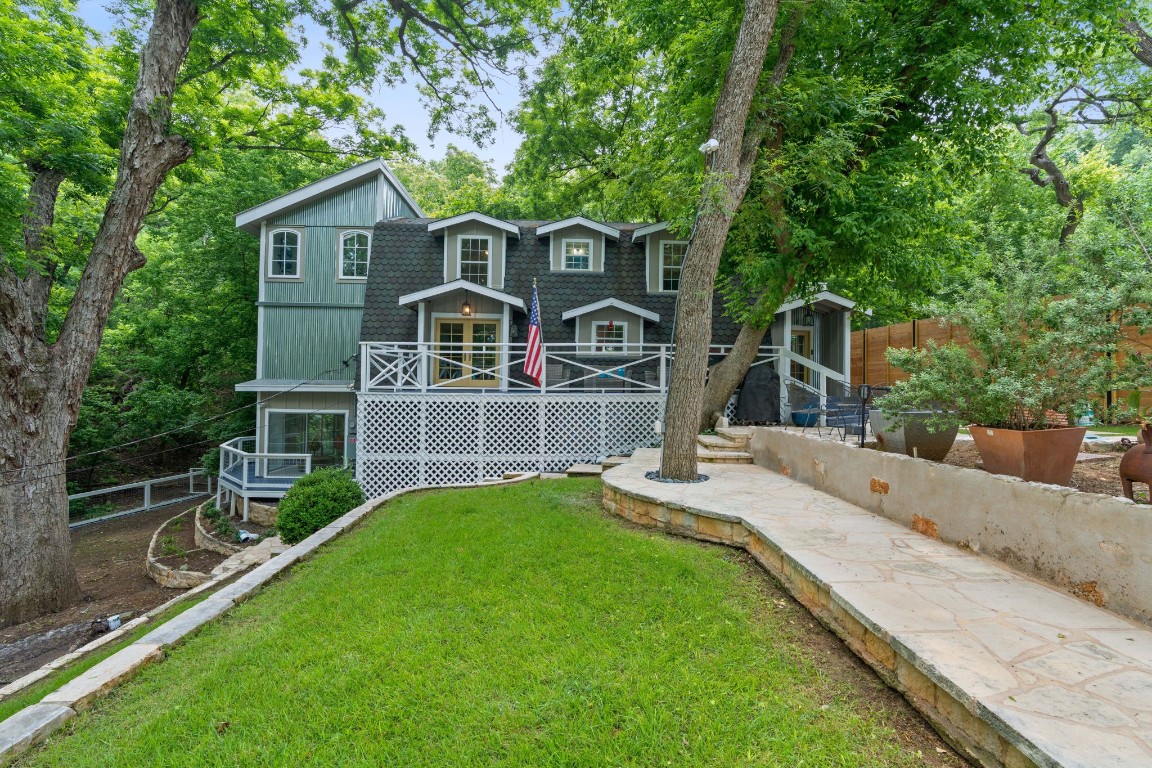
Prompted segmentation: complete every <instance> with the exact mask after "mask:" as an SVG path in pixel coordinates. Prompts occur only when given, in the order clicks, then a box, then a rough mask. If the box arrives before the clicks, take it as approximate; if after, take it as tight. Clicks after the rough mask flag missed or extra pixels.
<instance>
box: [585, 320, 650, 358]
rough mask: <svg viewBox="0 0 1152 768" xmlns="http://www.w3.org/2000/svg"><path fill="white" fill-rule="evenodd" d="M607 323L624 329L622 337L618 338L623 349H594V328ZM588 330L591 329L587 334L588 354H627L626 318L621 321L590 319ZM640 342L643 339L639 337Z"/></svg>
mask: <svg viewBox="0 0 1152 768" xmlns="http://www.w3.org/2000/svg"><path fill="white" fill-rule="evenodd" d="M609 323H611V324H612V327H613V329H615V328H622V329H623V330H624V338H622V339H621V340H620V346H621V347H623V349H621V350H619V351H617V352H603V351H601V350H598V349H596V328H597V327H600V326H603V327H607V326H608V324H609ZM590 330H591V333H590V334H589V336H588V351H589V353H590V354H593V355H619V356H621V357H627V356H628V321H627V320H625V321H623V322H619V323H618V322H616V321H615V320H593V321H592V328H591V329H590ZM640 343H643V339H641V342H640Z"/></svg>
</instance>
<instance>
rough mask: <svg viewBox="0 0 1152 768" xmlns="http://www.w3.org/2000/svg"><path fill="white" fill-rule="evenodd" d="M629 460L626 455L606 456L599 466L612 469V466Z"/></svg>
mask: <svg viewBox="0 0 1152 768" xmlns="http://www.w3.org/2000/svg"><path fill="white" fill-rule="evenodd" d="M629 461H631V459H630V458H628V457H627V456H609V457H608V458H606V459H604V461H602V462H600V466H601V467H603V468H604V469H612V467H618V466H620V465H621V464H627V463H628V462H629Z"/></svg>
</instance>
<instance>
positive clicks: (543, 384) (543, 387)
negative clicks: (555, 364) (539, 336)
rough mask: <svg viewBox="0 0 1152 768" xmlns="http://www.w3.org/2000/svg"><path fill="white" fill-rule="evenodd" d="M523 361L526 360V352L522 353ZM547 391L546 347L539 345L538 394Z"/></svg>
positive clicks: (545, 345)
mask: <svg viewBox="0 0 1152 768" xmlns="http://www.w3.org/2000/svg"><path fill="white" fill-rule="evenodd" d="M524 359H525V360H527V359H528V353H527V350H525V353H524ZM547 391H548V345H547V344H541V345H540V394H544V393H545V392H547Z"/></svg>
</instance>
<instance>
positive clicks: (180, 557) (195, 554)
mask: <svg viewBox="0 0 1152 768" xmlns="http://www.w3.org/2000/svg"><path fill="white" fill-rule="evenodd" d="M194 527H195V526H194V525H193V523H192V513H191V512H189V513H187V514H185V515H184V516H183V517H178V518H176V519H174V520H170V521H169V522H168V524H167V525H166V526H164V530H163V531H161V532H160V537H159V538H158V539H157V540H156V551H155V553H154V554H155V555H156V560H157V561H158V562H159V563H160V564H161V565H166V566H168V567H169V568H176V569H179V570H182V571H199V572H200V573H208V572H209V571H211V570H212V569H213V568H215V567H216V566H218V565H220V563H222V562H224V561H225V560H226V559H227V557H226V556H225V555H221V554H219V553H217V552H213V551H211V550H209V549H201V548H200V547H198V546H196V538H195V532H194Z"/></svg>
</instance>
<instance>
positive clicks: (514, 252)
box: [360, 219, 739, 344]
mask: <svg viewBox="0 0 1152 768" xmlns="http://www.w3.org/2000/svg"><path fill="white" fill-rule="evenodd" d="M430 221H435V219H390V220H387V221H381V222H379V223H378V224H377V225H376V230H375V234H374V236H373V238H372V261H371V264H372V267H371V270H370V272H369V275H368V285H367V289H366V293H365V296H364V320H363V325H362V326H361V330H360V338H361V340H362V341H415V340H416V312H414V311H413V310H412V309H410V308H407V307H401V306H400V305H399V298H400V297H401V296H403V295H405V294H408V293H413V292H415V291H420V290H424V289H425V288H432V287H434V286H437V285H441V284H442V283H443V282H444V241H443V236H442V235H439V234H436V233H430V232H428V223H429V222H430ZM512 223H513V224H516V225H517V226H519V227H520V239H519V240H517V239H516V238H514V237H509V238H508V247H507V254H506V263H505V269H504V288H503V291H504V292H505V293H509V294H512V295H513V296H519V297H521V298H523V299H524V303H525V304H526V305H530V304H531V301H532V278H534V277H535V278H537V282H538V290H539V294H540V323H541V326H542V331H543V334H544V339H545V340H546V341H547V340H552V341H565V342H567V341H574V333H575V332H574V328H573V323H572V321H569V322H567V323H564V322H563V321H562V320H561V318H560V315H561V314H562V313H563V312H564V311H565V310H568V309H573V308H575V307H580V306H583V305H585V304H591V303H593V302H595V301H600V300H601V299H607V298H617V299H620V300H621V301H626V302H628V303H629V304H635V305H636V306H638V307H643V308H644V309H648V310H651V311H652V312H656V313H657V314H659V315H660V322H659V323H646V324H645V331H644V341H645V342H646V343H649V344H666V343H669V342H671V340H672V318H673V315H674V313H675V308H676V297H675V295H672V294H652V293H648V291H647V282H646V276H645V274H644V244H643V243H637V244H635V245H634V244H633V243H632V242H631V240H632V238H631V235H630V233H631V232H632V231H633V230H634V229H636V228H637V227H639V226H642V225H640V224H623V223H613V224H611V225H610V226H613V227H616V228H618V229H620V230H622V232H624V231H626V232H628V233H629V235H628V236H627V237H625V236H623V234H622V236H621V238H620V242H616V243H614V242H612V241H611V240H606V242H605V244H604V245H605V253H604V271H603V272H601V273H595V272H590V273H583V274H580V275H573V274H572V273H557V272H552V271H551V269H550V267H551V264H550V256H549V251H548V244H547V237H548V236H547V235H546V236H545V237H543V238H537V237H536V227H537V226H540V225H541V224H543V223H545V222H541V221H513V222H512ZM722 306H723V303H722V300H721V299H720V298H719V297H717V300H716V301H715V302H714V310H713V312H714V315H713V332H712V337H713V339H714V341H715V343H718V344H730V343H732V341H733V340H734V339H735V338H736V334H737V333H738V332H739V326H738V325H736V324H735V323H733V322H732V320H730V319H729V318H727V317H723V316H722V315H721V314H720V311H721V309H722ZM517 314H519V313H517ZM514 324H515V325H516V327H517V330H518V331H519V333H518V334H516V335H514V336H513V337H512V338H510V339H508V341H509V342H511V343H521V342H524V341H525V340H526V338H527V332H528V329H527V323H526V322H523V319H522V318H521V319H520V320H519V322H517V321H516V320H514Z"/></svg>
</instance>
